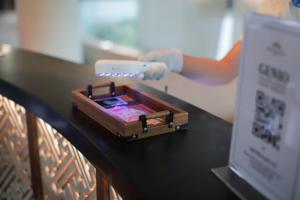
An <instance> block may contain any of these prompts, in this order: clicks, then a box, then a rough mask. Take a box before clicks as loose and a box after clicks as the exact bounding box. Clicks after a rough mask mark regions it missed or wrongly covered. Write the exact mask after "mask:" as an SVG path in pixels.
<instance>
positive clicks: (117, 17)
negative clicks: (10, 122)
mask: <svg viewBox="0 0 300 200" xmlns="http://www.w3.org/2000/svg"><path fill="white" fill-rule="evenodd" d="M256 1H257V0H252V1H251V0H63V1H61V0H0V43H1V44H9V45H12V46H14V47H19V48H24V49H28V50H31V51H35V52H40V53H44V54H47V55H51V56H55V57H58V58H62V59H66V60H69V61H73V62H77V63H84V64H87V65H88V66H90V67H93V64H94V63H95V61H96V60H97V59H99V58H112V59H136V57H137V56H138V55H139V54H140V53H142V52H145V51H150V50H154V49H166V48H179V49H181V50H182V51H183V52H184V53H186V54H190V55H194V56H202V57H209V58H215V59H220V58H222V57H223V56H224V55H225V54H226V53H227V51H228V50H229V49H230V48H231V47H232V45H233V44H234V43H235V42H236V41H237V40H238V39H239V38H241V35H242V21H243V14H244V13H245V12H246V11H247V10H251V9H253V6H254V5H255V3H256ZM6 46H7V45H6ZM7 47H9V46H7ZM142 83H143V84H146V85H148V86H150V87H154V88H156V89H159V90H161V91H163V92H167V93H169V94H171V95H173V96H176V97H178V98H180V99H182V100H185V101H187V102H189V103H191V104H194V105H196V106H198V107H201V108H203V109H205V110H207V111H209V112H211V113H213V114H215V115H217V116H219V117H221V118H223V119H225V120H228V121H232V117H233V112H234V99H235V91H236V80H234V81H233V82H232V83H229V84H227V85H224V86H207V85H199V84H196V83H194V82H192V81H190V80H188V79H186V78H184V77H182V76H180V75H177V74H170V75H168V76H167V77H166V78H164V79H163V80H161V81H142ZM187 87H188V88H189V89H188V90H187ZM220 99H222V103H220Z"/></svg>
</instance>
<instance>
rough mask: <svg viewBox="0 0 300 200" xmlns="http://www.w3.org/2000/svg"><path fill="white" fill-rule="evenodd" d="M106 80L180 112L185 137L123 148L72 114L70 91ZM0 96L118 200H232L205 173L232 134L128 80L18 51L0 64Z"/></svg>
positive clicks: (222, 161) (219, 161)
mask: <svg viewBox="0 0 300 200" xmlns="http://www.w3.org/2000/svg"><path fill="white" fill-rule="evenodd" d="M112 80H113V81H115V82H116V84H117V85H118V84H121V83H122V84H124V83H125V84H128V85H130V86H131V87H134V88H138V89H140V90H142V91H145V92H148V93H150V94H152V95H154V96H156V97H158V98H161V99H163V100H165V101H167V102H169V103H172V104H174V105H176V106H178V107H180V108H182V109H184V110H185V111H187V112H188V113H189V129H188V131H186V133H173V134H165V135H162V136H157V137H152V138H148V139H144V140H140V141H136V142H126V141H121V140H119V139H118V138H117V137H115V136H114V135H112V134H111V133H110V132H109V131H108V130H106V129H105V128H103V127H101V126H100V125H98V124H97V123H95V122H94V121H93V120H91V119H90V118H88V117H87V116H85V115H84V114H82V113H81V112H80V111H76V110H74V109H73V108H72V98H71V91H72V90H74V89H79V88H85V87H86V86H87V84H90V83H101V82H107V81H112ZM0 94H2V95H4V96H6V97H8V98H10V99H12V100H13V101H15V102H16V103H18V104H20V105H22V106H24V107H25V108H26V109H28V110H31V111H32V112H33V113H35V114H36V115H37V116H38V117H40V118H42V119H43V120H44V121H46V122H47V123H49V124H50V125H51V126H52V127H54V128H55V129H56V130H58V132H60V133H61V134H62V135H63V136H64V137H65V138H66V139H67V140H69V141H70V142H71V143H72V144H73V145H74V146H75V147H76V148H77V149H78V150H79V151H80V152H81V153H82V154H83V155H84V156H85V157H86V158H87V159H89V161H90V162H91V163H92V164H93V165H94V166H95V167H97V168H100V169H101V170H102V171H103V172H104V173H105V174H106V175H107V177H108V178H109V180H110V182H111V183H112V185H113V186H114V187H115V189H116V190H117V191H118V192H119V193H120V194H121V196H123V197H124V199H165V200H166V199H236V198H237V197H236V196H235V195H234V194H233V193H232V192H231V191H230V190H229V189H227V187H226V186H225V185H223V184H222V183H221V181H219V180H218V179H217V178H216V177H215V176H214V174H213V173H212V172H211V168H215V167H220V166H224V165H226V164H227V162H228V157H229V148H230V137H231V128H232V126H231V124H229V123H227V122H225V121H223V120H221V119H219V118H217V117H215V116H213V115H211V114H209V113H207V112H205V111H203V110H201V109H199V108H197V107H195V106H192V105H190V104H188V103H185V102H183V101H181V100H178V99H176V98H174V97H171V96H169V95H166V94H164V93H161V92H159V91H156V90H154V89H151V88H149V87H146V86H144V85H142V84H140V83H138V82H136V81H134V80H129V79H109V78H98V77H96V76H95V75H94V68H93V66H86V65H78V64H74V63H71V62H67V61H63V60H60V59H56V58H53V57H49V56H45V55H41V54H37V53H32V52H28V51H24V50H18V49H13V50H12V52H11V53H10V54H8V55H7V56H5V57H0ZM195 95H197V91H195ZM220 101H221V100H220Z"/></svg>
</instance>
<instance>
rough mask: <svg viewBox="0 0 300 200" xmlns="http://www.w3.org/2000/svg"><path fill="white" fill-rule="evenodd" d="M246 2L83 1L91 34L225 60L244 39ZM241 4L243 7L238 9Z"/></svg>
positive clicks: (87, 30)
mask: <svg viewBox="0 0 300 200" xmlns="http://www.w3.org/2000/svg"><path fill="white" fill-rule="evenodd" d="M244 2H245V0H243V1H240V0H163V1H162V0H82V1H81V20H82V25H83V30H84V33H85V35H86V36H88V37H91V38H93V39H99V40H109V41H112V42H114V43H115V44H120V45H125V46H129V47H134V48H138V49H141V50H144V51H150V50H154V49H161V48H179V49H181V50H182V51H183V52H185V53H187V54H190V55H195V56H203V57H210V58H221V57H222V56H223V55H225V54H226V53H227V51H228V50H229V49H230V48H231V47H232V45H233V44H234V43H235V42H236V40H237V39H238V38H240V36H241V29H242V26H241V25H240V24H241V21H242V15H240V14H239V15H236V12H237V10H238V12H239V13H242V12H243V11H242V10H244V9H241V8H240V5H241V4H244ZM236 4H238V5H239V6H236Z"/></svg>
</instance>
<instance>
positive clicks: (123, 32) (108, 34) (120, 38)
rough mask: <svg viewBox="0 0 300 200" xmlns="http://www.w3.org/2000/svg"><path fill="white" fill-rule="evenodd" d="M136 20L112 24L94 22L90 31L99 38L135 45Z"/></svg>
mask: <svg viewBox="0 0 300 200" xmlns="http://www.w3.org/2000/svg"><path fill="white" fill-rule="evenodd" d="M136 27H137V21H136V20H123V21H120V22H117V23H114V24H96V25H94V26H93V27H92V28H90V33H91V34H92V35H93V36H94V37H96V38H100V39H102V40H103V39H104V40H111V41H113V42H116V43H118V44H122V45H126V46H132V47H135V46H136V44H137V28H136Z"/></svg>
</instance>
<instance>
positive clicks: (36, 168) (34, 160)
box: [26, 110, 44, 200]
mask: <svg viewBox="0 0 300 200" xmlns="http://www.w3.org/2000/svg"><path fill="white" fill-rule="evenodd" d="M26 123H27V133H28V147H29V158H30V168H31V183H32V190H33V197H34V199H38V200H40V199H44V196H43V185H42V176H41V166H40V157H39V145H38V135H37V119H36V116H35V115H34V114H33V113H32V112H30V111H28V110H26Z"/></svg>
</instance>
